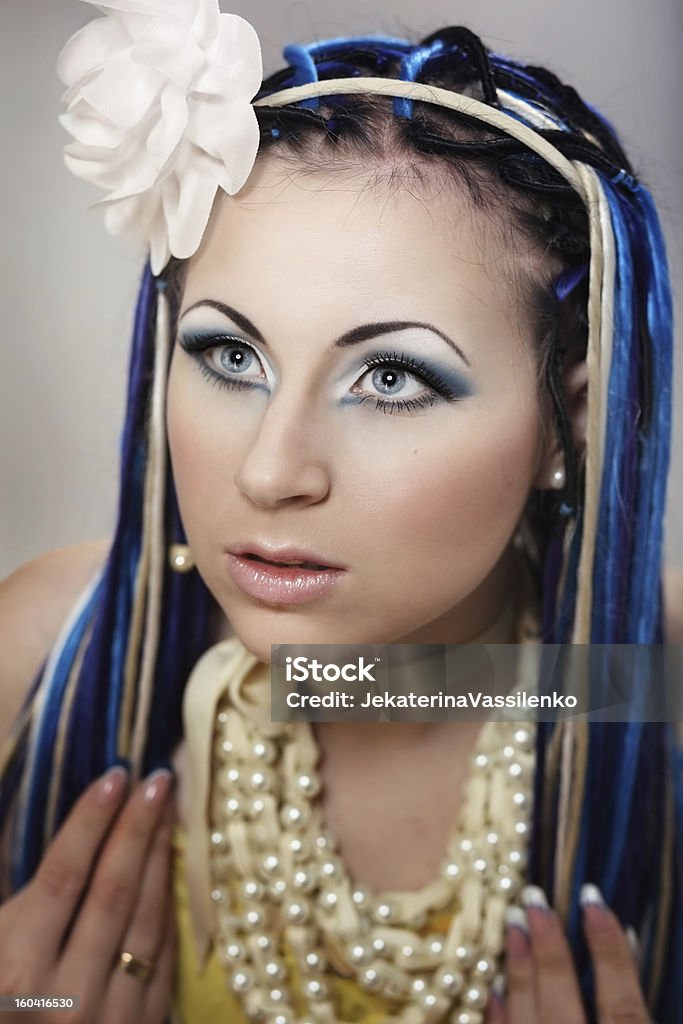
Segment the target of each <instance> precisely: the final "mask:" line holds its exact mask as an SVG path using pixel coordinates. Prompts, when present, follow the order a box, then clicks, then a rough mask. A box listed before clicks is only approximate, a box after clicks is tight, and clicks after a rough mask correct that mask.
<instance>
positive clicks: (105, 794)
mask: <svg viewBox="0 0 683 1024" xmlns="http://www.w3.org/2000/svg"><path fill="white" fill-rule="evenodd" d="M127 782H128V772H127V771H126V769H125V768H123V767H122V766H121V765H118V764H117V765H114V766H113V768H109V769H108V771H106V772H105V773H104V775H103V776H102V777H101V778H100V784H99V796H100V798H101V799H102V800H103V801H104V802H105V803H113V802H114V801H115V800H116V799H118V797H120V796H121V793H122V792H123V790H124V789H125V787H126V784H127Z"/></svg>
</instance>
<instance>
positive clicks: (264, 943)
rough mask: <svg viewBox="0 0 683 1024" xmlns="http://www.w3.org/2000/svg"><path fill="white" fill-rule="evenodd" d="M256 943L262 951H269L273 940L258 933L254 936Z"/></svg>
mask: <svg viewBox="0 0 683 1024" xmlns="http://www.w3.org/2000/svg"><path fill="white" fill-rule="evenodd" d="M256 945H257V947H258V948H259V949H260V950H261V952H262V953H270V951H271V949H272V948H273V940H272V939H271V938H269V937H268V936H267V935H258V936H257V937H256Z"/></svg>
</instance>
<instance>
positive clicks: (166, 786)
mask: <svg viewBox="0 0 683 1024" xmlns="http://www.w3.org/2000/svg"><path fill="white" fill-rule="evenodd" d="M172 781H173V772H171V771H169V769H168V768H157V769H156V770H155V771H153V772H152V773H151V775H148V776H147V778H146V779H145V794H144V795H145V800H146V801H147V802H148V803H155V802H157V801H158V800H163V798H164V797H165V796H167V794H168V793H169V792H170V789H171V783H172Z"/></svg>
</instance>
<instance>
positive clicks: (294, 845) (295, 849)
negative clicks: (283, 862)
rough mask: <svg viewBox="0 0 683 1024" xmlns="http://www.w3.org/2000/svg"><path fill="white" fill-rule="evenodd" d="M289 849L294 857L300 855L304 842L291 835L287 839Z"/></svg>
mask: <svg viewBox="0 0 683 1024" xmlns="http://www.w3.org/2000/svg"><path fill="white" fill-rule="evenodd" d="M289 849H290V850H291V852H292V853H293V854H294V856H295V857H300V856H301V855H302V854H303V852H304V844H303V842H302V840H301V839H299V837H298V836H292V838H291V839H290V840H289Z"/></svg>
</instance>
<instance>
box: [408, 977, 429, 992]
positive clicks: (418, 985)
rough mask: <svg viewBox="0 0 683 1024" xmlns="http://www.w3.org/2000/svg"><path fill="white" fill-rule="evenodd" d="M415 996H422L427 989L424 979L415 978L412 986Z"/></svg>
mask: <svg viewBox="0 0 683 1024" xmlns="http://www.w3.org/2000/svg"><path fill="white" fill-rule="evenodd" d="M410 988H411V991H412V993H413V995H415V996H419V995H421V994H422V993H423V992H424V991H425V989H426V988H427V982H426V981H425V979H424V978H415V980H414V981H413V983H412V985H411V986H410Z"/></svg>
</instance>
